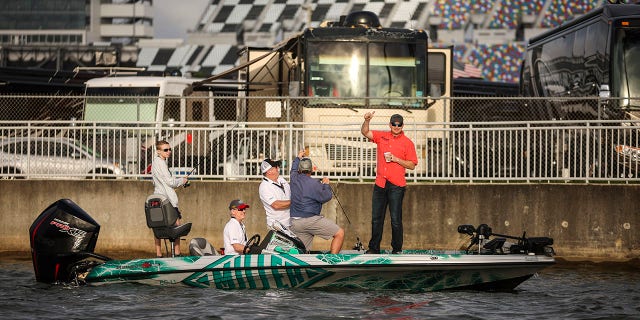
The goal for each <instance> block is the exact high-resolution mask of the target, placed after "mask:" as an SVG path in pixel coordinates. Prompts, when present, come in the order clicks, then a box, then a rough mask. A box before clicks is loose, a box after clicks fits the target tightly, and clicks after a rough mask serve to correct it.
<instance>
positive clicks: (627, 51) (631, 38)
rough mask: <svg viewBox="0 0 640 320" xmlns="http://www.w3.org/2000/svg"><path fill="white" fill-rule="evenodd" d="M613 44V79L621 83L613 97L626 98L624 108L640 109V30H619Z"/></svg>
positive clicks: (623, 101)
mask: <svg viewBox="0 0 640 320" xmlns="http://www.w3.org/2000/svg"><path fill="white" fill-rule="evenodd" d="M614 41H615V42H614V43H613V48H614V49H613V65H614V72H613V77H615V78H617V79H616V80H617V81H616V83H619V86H617V88H615V89H618V90H619V91H618V92H616V90H615V89H614V91H613V92H612V93H613V97H620V98H626V99H623V100H622V107H632V106H633V107H640V100H639V99H629V98H638V97H640V59H638V57H639V56H640V28H621V29H618V30H617V32H616V36H615V40H614Z"/></svg>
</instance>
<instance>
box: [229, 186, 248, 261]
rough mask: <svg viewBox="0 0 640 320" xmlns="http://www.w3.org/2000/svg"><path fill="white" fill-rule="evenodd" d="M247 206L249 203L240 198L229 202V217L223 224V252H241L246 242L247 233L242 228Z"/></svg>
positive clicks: (232, 253)
mask: <svg viewBox="0 0 640 320" xmlns="http://www.w3.org/2000/svg"><path fill="white" fill-rule="evenodd" d="M247 208H249V205H248V204H246V203H244V202H242V200H240V199H236V200H233V201H231V203H230V204H229V213H230V214H231V219H229V222H227V224H226V225H225V226H224V234H223V239H224V254H231V255H236V254H243V250H244V247H245V245H246V244H247V233H246V231H245V228H244V219H245V217H246V210H247Z"/></svg>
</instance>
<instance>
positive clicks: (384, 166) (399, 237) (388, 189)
mask: <svg viewBox="0 0 640 320" xmlns="http://www.w3.org/2000/svg"><path fill="white" fill-rule="evenodd" d="M374 113H375V111H373V112H367V113H365V114H364V122H363V123H362V126H361V127H360V132H361V133H362V135H363V136H365V137H367V138H368V139H369V140H371V141H372V142H373V143H375V144H376V145H377V146H378V147H377V148H378V157H377V170H376V183H375V185H374V186H373V195H372V200H371V240H370V241H369V249H368V250H367V253H380V241H382V230H383V227H384V217H385V214H386V211H387V206H388V207H389V214H390V216H391V247H392V253H401V252H402V243H403V230H402V200H403V199H404V193H405V188H406V186H407V181H406V179H405V177H404V175H405V171H406V169H409V170H413V169H414V168H415V167H416V165H417V164H418V156H417V155H416V148H415V146H414V144H413V142H412V141H411V139H409V138H408V137H407V136H405V134H404V132H403V131H402V128H403V127H404V121H403V120H404V119H403V118H402V116H401V115H399V114H394V115H392V116H391V119H390V120H389V129H390V131H378V130H370V129H369V122H370V121H371V118H373V115H374Z"/></svg>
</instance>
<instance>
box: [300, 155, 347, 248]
mask: <svg viewBox="0 0 640 320" xmlns="http://www.w3.org/2000/svg"><path fill="white" fill-rule="evenodd" d="M304 153H305V152H304V150H302V151H300V152H299V153H298V157H296V158H295V159H294V160H293V163H292V164H291V231H293V233H295V234H296V236H298V238H300V240H302V242H303V243H304V246H305V248H306V249H307V251H311V244H312V243H313V237H314V236H320V237H321V238H323V239H327V240H328V239H331V238H333V240H331V253H338V252H340V249H342V243H343V242H344V230H343V229H342V228H340V227H339V226H338V225H337V224H336V223H335V222H333V221H331V220H329V219H327V218H325V217H323V216H321V215H320V211H322V204H324V203H326V202H328V201H329V200H331V197H332V195H333V193H332V192H331V187H330V186H329V178H327V177H324V178H322V180H321V181H318V180H316V179H314V178H311V173H312V172H313V163H312V162H311V159H309V158H303V157H304Z"/></svg>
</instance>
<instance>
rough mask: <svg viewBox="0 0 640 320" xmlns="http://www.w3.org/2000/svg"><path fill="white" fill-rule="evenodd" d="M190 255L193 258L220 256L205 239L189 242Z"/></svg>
mask: <svg viewBox="0 0 640 320" xmlns="http://www.w3.org/2000/svg"><path fill="white" fill-rule="evenodd" d="M189 254H191V255H192V256H219V255H220V253H218V251H217V250H216V249H214V248H213V246H212V245H211V243H209V241H207V239H205V238H193V239H191V242H189Z"/></svg>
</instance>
